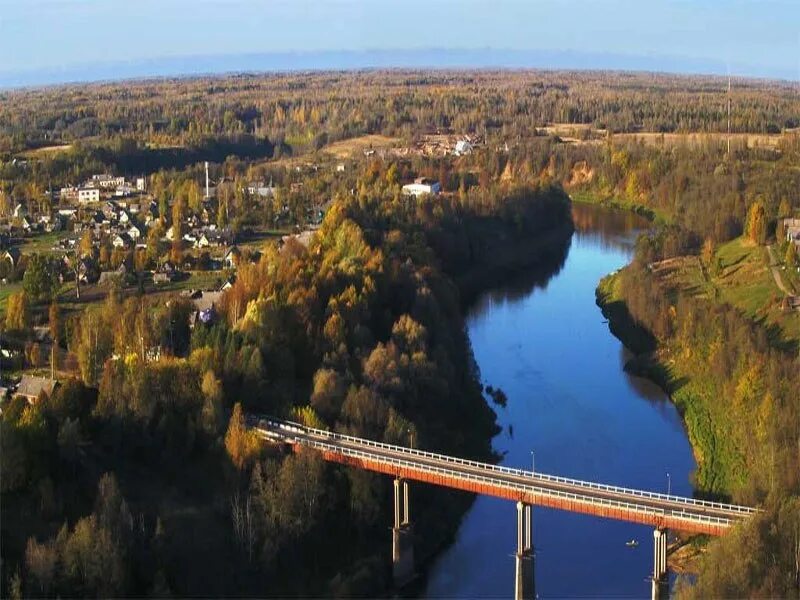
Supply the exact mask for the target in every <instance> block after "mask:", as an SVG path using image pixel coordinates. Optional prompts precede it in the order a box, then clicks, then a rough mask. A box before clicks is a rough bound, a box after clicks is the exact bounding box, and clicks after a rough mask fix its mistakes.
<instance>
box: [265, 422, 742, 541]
mask: <svg viewBox="0 0 800 600" xmlns="http://www.w3.org/2000/svg"><path fill="white" fill-rule="evenodd" d="M286 425H287V426H286V427H281V429H283V430H287V431H291V430H292V429H295V432H296V433H303V434H306V433H307V432H306V431H305V430H306V429H309V428H306V427H304V426H302V425H288V424H286ZM289 428H292V429H289ZM257 431H259V432H260V433H261V435H263V436H265V437H270V435H271V434H270V431H269V430H264V429H257ZM297 441H298V443H300V444H302V445H303V446H307V447H310V448H315V449H318V450H327V451H329V452H335V453H337V454H341V455H343V456H350V457H353V458H361V459H364V460H371V461H375V459H376V456H375V454H374V453H371V452H368V451H365V450H361V449H358V448H353V447H351V446H342V445H340V444H335V443H331V442H327V441H323V440H319V439H314V438H311V437H306V438H304V439H298V440H297ZM380 460H381V461H383V462H385V463H387V464H390V465H392V466H396V467H399V468H407V469H410V470H414V471H418V472H423V473H428V474H437V475H444V476H447V477H452V478H455V479H460V480H467V481H473V482H476V483H482V484H486V485H491V486H494V487H498V488H503V489H507V490H510V491H512V492H515V493H523V494H525V493H528V494H533V495H538V496H540V497H548V498H557V499H562V500H570V501H573V502H578V503H581V504H585V505H587V506H593V507H608V508H614V509H620V510H627V511H631V512H636V513H638V514H640V515H652V516H653V517H659V518H661V517H670V518H672V519H676V520H681V521H685V522H686V523H694V524H697V523H705V524H710V525H720V526H723V527H727V526H730V525H731V523H732V519H728V518H725V517H717V516H713V515H707V514H698V513H693V512H686V511H685V510H683V509H672V508H670V509H663V508H656V507H653V506H648V505H646V504H640V503H636V502H627V501H624V500H615V499H613V498H607V497H598V496H589V495H586V494H580V493H575V492H568V491H564V490H558V489H552V488H543V487H540V486H537V485H535V484H525V483H516V482H511V481H508V480H505V479H501V478H499V477H492V476H491V475H481V474H478V473H473V472H469V471H460V470H454V469H449V468H446V467H440V466H437V465H432V464H430V463H420V462H417V461H412V460H408V459H406V458H395V457H387V456H381V457H380Z"/></svg>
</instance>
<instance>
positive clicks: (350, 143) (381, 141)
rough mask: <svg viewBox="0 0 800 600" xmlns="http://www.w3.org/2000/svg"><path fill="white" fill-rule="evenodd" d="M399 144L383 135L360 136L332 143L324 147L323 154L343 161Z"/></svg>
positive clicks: (396, 139)
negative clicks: (367, 151)
mask: <svg viewBox="0 0 800 600" xmlns="http://www.w3.org/2000/svg"><path fill="white" fill-rule="evenodd" d="M399 143H400V139H399V138H393V137H387V136H385V135H362V136H360V137H356V138H351V139H349V140H342V141H339V142H334V143H333V144H330V145H328V146H325V148H323V152H326V153H328V154H331V155H332V156H333V157H334V158H337V159H339V160H344V159H347V158H352V157H353V156H355V155H356V154H359V153H362V152H364V151H366V150H380V149H385V148H391V147H393V146H397V145H398V144H399Z"/></svg>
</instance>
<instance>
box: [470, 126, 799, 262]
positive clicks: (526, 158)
mask: <svg viewBox="0 0 800 600" xmlns="http://www.w3.org/2000/svg"><path fill="white" fill-rule="evenodd" d="M469 160H470V161H471V162H472V164H474V165H475V166H476V167H477V168H479V169H480V171H481V172H482V173H484V174H483V175H482V176H483V177H484V178H485V179H486V180H487V181H488V180H497V181H509V180H510V181H515V180H528V179H531V178H534V179H537V180H556V181H559V182H562V183H563V184H564V185H565V186H567V187H568V188H569V189H570V190H572V191H574V192H581V191H584V192H587V193H589V194H590V195H591V196H593V197H594V198H599V199H601V200H609V201H614V202H616V203H621V204H623V205H625V206H628V207H633V208H636V207H640V208H642V209H644V211H645V212H646V213H647V214H650V215H652V216H658V217H660V218H661V220H663V221H669V222H670V223H671V224H672V225H675V227H671V228H663V229H662V230H661V231H660V236H659V237H658V239H656V240H654V244H653V246H652V251H653V254H652V256H651V257H650V258H651V260H652V259H654V258H664V257H667V256H678V255H681V254H686V253H694V252H698V251H699V249H700V246H701V245H702V243H703V241H704V239H705V238H710V239H712V240H713V241H715V242H717V243H719V242H724V241H727V240H730V239H733V238H734V237H737V236H739V235H741V234H742V232H743V231H744V229H745V227H746V225H747V216H748V210H749V209H750V207H751V206H752V205H753V204H755V203H759V204H760V205H761V206H762V207H763V209H764V219H765V223H766V225H767V226H768V229H769V230H770V231H772V230H773V229H774V228H775V225H776V222H777V219H778V218H779V217H786V216H789V215H790V214H791V213H792V211H793V210H794V208H797V207H800V171H798V169H797V164H798V163H800V137H798V136H786V137H785V139H784V140H783V142H782V144H781V145H780V147H779V148H778V149H777V150H767V149H759V148H746V147H744V146H743V145H742V144H734V145H733V147H732V148H731V154H730V155H728V153H727V147H726V144H725V141H724V140H723V139H709V140H707V141H706V142H705V143H704V144H690V143H688V141H687V142H686V143H683V144H676V145H665V144H661V145H659V144H655V145H651V144H644V143H641V142H635V141H628V140H624V141H623V140H620V141H617V140H616V139H614V138H613V137H612V138H610V139H608V140H606V141H604V142H602V143H597V144H584V145H569V144H562V143H559V142H558V140H556V139H554V138H539V139H535V140H531V141H528V142H526V143H524V144H520V145H519V146H517V147H515V148H512V149H511V151H510V152H509V153H508V154H507V155H505V154H501V153H492V152H486V153H480V154H477V155H475V156H471V157H469Z"/></svg>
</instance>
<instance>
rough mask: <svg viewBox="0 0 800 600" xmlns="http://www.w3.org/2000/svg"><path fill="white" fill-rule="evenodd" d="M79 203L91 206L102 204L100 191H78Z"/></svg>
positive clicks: (86, 189)
mask: <svg viewBox="0 0 800 600" xmlns="http://www.w3.org/2000/svg"><path fill="white" fill-rule="evenodd" d="M78 202H80V203H81V204H89V203H90V202H100V190H99V189H97V188H81V189H79V190H78Z"/></svg>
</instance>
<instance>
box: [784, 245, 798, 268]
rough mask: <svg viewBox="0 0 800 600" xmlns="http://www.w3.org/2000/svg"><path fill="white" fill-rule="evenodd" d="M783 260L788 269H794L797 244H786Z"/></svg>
mask: <svg viewBox="0 0 800 600" xmlns="http://www.w3.org/2000/svg"><path fill="white" fill-rule="evenodd" d="M783 262H784V264H785V265H786V266H787V267H788V268H790V269H794V268H795V267H796V266H797V246H796V245H795V244H794V243H793V242H789V243H788V244H787V246H786V254H785V255H784V257H783Z"/></svg>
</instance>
